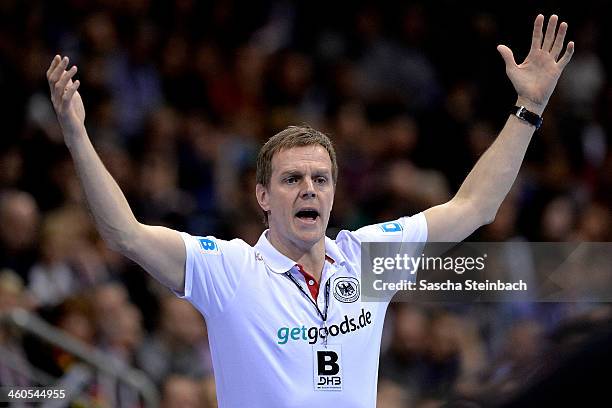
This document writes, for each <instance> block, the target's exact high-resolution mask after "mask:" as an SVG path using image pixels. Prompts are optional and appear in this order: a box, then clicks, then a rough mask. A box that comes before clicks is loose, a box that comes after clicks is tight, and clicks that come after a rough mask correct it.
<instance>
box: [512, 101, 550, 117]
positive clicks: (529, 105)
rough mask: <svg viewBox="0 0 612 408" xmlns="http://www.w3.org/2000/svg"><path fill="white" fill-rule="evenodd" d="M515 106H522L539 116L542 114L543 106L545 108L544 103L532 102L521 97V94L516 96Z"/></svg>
mask: <svg viewBox="0 0 612 408" xmlns="http://www.w3.org/2000/svg"><path fill="white" fill-rule="evenodd" d="M516 106H524V107H525V108H526V109H527V110H529V111H531V112H533V113H535V114H537V115H539V116H542V113H543V112H544V108H546V104H538V103H534V102H532V101H530V100H529V99H527V98H523V97H522V96H519V97H518V98H516Z"/></svg>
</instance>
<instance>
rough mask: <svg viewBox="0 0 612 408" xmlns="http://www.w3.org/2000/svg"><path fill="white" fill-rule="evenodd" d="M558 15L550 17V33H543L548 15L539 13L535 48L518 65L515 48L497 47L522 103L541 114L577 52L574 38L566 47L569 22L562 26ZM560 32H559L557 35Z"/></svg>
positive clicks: (534, 33)
mask: <svg viewBox="0 0 612 408" xmlns="http://www.w3.org/2000/svg"><path fill="white" fill-rule="evenodd" d="M557 22H558V17H557V16H556V15H554V14H553V15H552V16H551V17H550V19H549V20H548V25H547V27H546V34H545V35H542V27H543V26H544V16H543V15H541V14H539V15H538V16H537V17H536V19H535V23H534V24H533V36H532V38H531V49H530V50H529V54H528V55H527V58H525V61H523V63H522V64H520V65H517V64H516V62H515V60H514V55H513V54H512V50H510V48H508V47H506V46H505V45H499V46H498V47H497V50H498V51H499V53H500V54H501V56H502V58H503V59H504V62H505V64H506V74H507V75H508V78H510V81H512V85H514V89H515V90H516V92H517V94H518V97H519V102H518V103H519V104H521V105H524V106H525V107H526V108H527V109H529V110H531V111H533V112H535V113H537V114H539V115H541V114H542V112H543V111H544V108H545V107H546V104H547V103H548V99H549V98H550V96H551V95H552V93H553V91H554V89H555V86H556V85H557V81H558V80H559V77H560V76H561V73H562V72H563V69H564V68H565V66H566V65H567V64H568V62H569V61H570V59H571V58H572V55H573V54H574V43H573V42H572V41H570V42H569V43H568V44H567V48H566V49H565V52H564V53H563V56H561V58H559V55H561V51H562V50H563V42H564V40H565V33H566V32H567V23H565V22H563V23H561V24H560V25H559V30H558V31H557ZM555 32H556V34H555Z"/></svg>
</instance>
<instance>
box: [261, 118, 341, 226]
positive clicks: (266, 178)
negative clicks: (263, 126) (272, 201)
mask: <svg viewBox="0 0 612 408" xmlns="http://www.w3.org/2000/svg"><path fill="white" fill-rule="evenodd" d="M312 145H320V146H323V147H324V148H325V150H327V153H328V154H329V158H330V160H331V165H332V180H333V182H334V186H335V185H336V183H337V182H338V162H337V160H336V150H335V149H334V145H333V143H332V141H331V140H330V138H329V137H328V136H327V135H326V134H325V133H323V132H320V131H318V130H316V129H313V128H311V127H310V126H289V127H288V128H286V129H285V130H282V131H280V132H278V133H277V134H275V135H274V136H272V137H271V138H270V139H268V141H267V142H266V143H265V144H264V145H263V146H262V147H261V149H260V150H259V154H258V155H257V170H256V173H255V180H256V182H257V184H261V185H262V186H264V187H268V186H269V185H270V180H271V178H272V158H273V157H274V155H275V154H276V153H278V152H280V151H282V150H285V149H291V148H293V147H302V146H312ZM263 221H264V224H265V225H266V226H268V213H267V212H266V211H264V219H263Z"/></svg>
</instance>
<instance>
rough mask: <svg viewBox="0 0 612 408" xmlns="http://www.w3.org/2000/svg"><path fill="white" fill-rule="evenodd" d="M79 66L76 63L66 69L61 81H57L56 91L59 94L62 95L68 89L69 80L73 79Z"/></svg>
mask: <svg viewBox="0 0 612 408" xmlns="http://www.w3.org/2000/svg"><path fill="white" fill-rule="evenodd" d="M76 72H77V67H76V65H74V66H73V67H72V68H70V69H69V70H68V71H64V72H63V73H62V76H61V77H60V79H59V81H57V82H56V83H55V92H56V93H57V94H59V95H62V94H63V93H64V92H65V90H66V85H68V81H70V80H71V79H72V77H73V76H74V75H75V74H76Z"/></svg>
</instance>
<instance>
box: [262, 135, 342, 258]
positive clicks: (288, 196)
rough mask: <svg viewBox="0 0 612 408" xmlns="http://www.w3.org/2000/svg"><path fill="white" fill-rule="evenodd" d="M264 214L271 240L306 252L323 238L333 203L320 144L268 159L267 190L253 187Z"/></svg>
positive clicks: (326, 158)
mask: <svg viewBox="0 0 612 408" xmlns="http://www.w3.org/2000/svg"><path fill="white" fill-rule="evenodd" d="M257 199H258V201H259V204H260V205H261V207H262V208H263V209H264V211H268V224H269V226H270V234H271V237H270V239H271V241H273V242H274V241H276V242H277V243H280V244H281V245H282V246H284V247H297V248H299V249H301V250H308V249H310V248H311V247H312V246H313V245H314V244H316V243H317V242H319V241H320V240H321V239H322V238H323V237H324V236H325V230H326V229H327V223H328V221H329V214H330V212H331V209H332V205H333V202H334V182H333V180H332V164H331V159H330V158H329V154H328V153H327V150H325V148H324V147H323V146H321V145H311V146H302V147H294V148H291V149H286V150H281V151H280V152H278V153H276V154H275V155H274V157H273V158H272V176H271V178H270V184H269V185H268V187H263V186H262V185H260V184H258V185H257Z"/></svg>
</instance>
